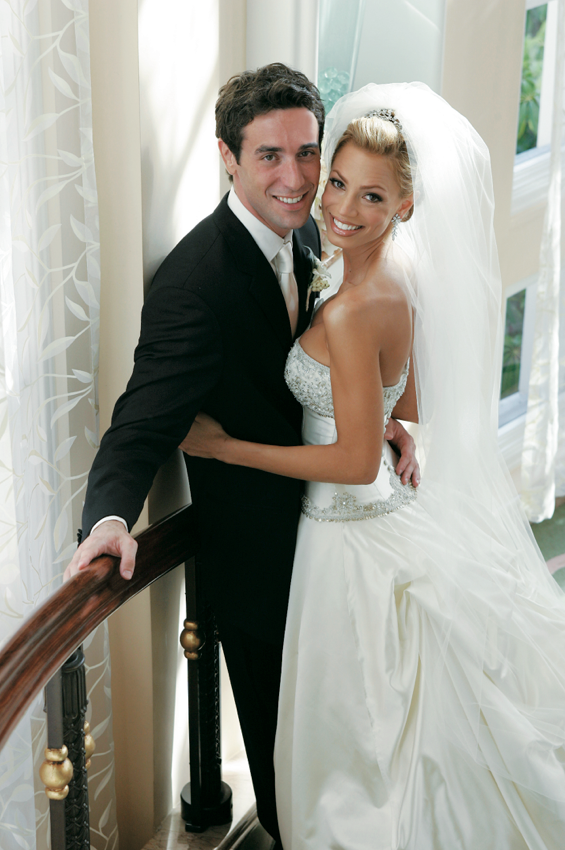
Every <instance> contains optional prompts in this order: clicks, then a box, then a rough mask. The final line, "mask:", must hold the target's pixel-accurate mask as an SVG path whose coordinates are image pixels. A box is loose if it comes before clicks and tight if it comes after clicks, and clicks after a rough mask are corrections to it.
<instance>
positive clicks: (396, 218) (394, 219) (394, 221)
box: [392, 213, 402, 242]
mask: <svg viewBox="0 0 565 850" xmlns="http://www.w3.org/2000/svg"><path fill="white" fill-rule="evenodd" d="M401 221H402V219H401V218H400V216H399V215H398V213H395V214H394V215H393V217H392V241H393V242H394V240H395V239H396V237H397V236H398V225H399V224H400V222H401Z"/></svg>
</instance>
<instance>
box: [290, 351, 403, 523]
mask: <svg viewBox="0 0 565 850" xmlns="http://www.w3.org/2000/svg"><path fill="white" fill-rule="evenodd" d="M408 365H409V364H408V363H407V364H406V367H405V368H404V370H403V372H402V375H401V376H400V380H399V381H398V383H397V384H395V385H394V386H392V387H384V389H383V401H384V423H383V430H384V428H386V425H387V423H388V420H389V419H390V416H391V414H392V411H393V409H394V407H395V405H396V403H397V401H398V399H399V398H400V397H401V395H402V394H403V392H404V390H405V389H406V381H407V378H408ZM285 379H286V382H287V384H288V387H289V389H290V390H291V392H292V393H293V395H294V396H295V398H296V399H297V401H298V402H300V404H301V405H302V407H303V408H304V426H303V438H304V442H305V443H306V444H318V445H319V444H327V443H329V442H333V441H335V439H336V438H337V432H336V430H335V422H334V421H333V418H334V407H333V399H332V389H331V381H330V369H329V367H328V366H324V365H323V364H322V363H318V361H317V360H314V359H313V358H312V357H310V356H309V355H308V354H306V352H305V351H304V349H303V348H302V346H301V345H300V342H299V341H298V340H297V341H296V342H295V343H294V345H293V347H292V349H291V350H290V353H289V356H288V359H287V362H286V368H285ZM415 498H416V490H415V489H414V487H413V486H412V484H411V483H409V484H406V485H404V484H402V482H401V480H400V478H399V476H398V475H397V474H396V472H395V461H394V456H393V453H392V450H391V448H390V446H389V445H388V443H387V442H386V441H385V442H384V445H383V457H382V463H381V468H380V470H379V474H378V476H377V478H376V480H375V481H374V482H373V484H371V485H362V486H358V485H347V486H345V485H339V484H323V483H320V482H309V483H308V484H307V486H306V494H305V495H304V496H303V498H302V512H303V513H304V514H306V516H308V517H310V518H311V519H315V520H318V521H319V522H346V521H351V520H361V519H371V518H374V517H378V516H383V515H385V514H389V513H392V512H393V511H397V510H398V509H399V508H402V507H404V506H405V505H407V504H409V503H410V502H412V501H413V499H415Z"/></svg>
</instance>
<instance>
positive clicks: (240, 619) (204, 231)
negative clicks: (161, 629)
mask: <svg viewBox="0 0 565 850" xmlns="http://www.w3.org/2000/svg"><path fill="white" fill-rule="evenodd" d="M306 246H309V247H310V248H311V249H312V250H313V251H314V252H315V253H316V254H317V255H318V256H319V254H320V239H319V234H318V230H317V227H316V225H315V223H314V222H313V220H312V219H310V220H309V221H308V222H307V224H306V225H305V226H304V227H303V228H302V230H300V231H295V233H294V245H293V254H294V266H295V277H296V281H297V285H298V292H299V320H298V328H297V334H300V333H302V332H303V331H304V330H305V328H306V327H307V325H308V322H309V319H310V313H311V310H312V301H313V299H311V303H310V305H309V309H308V310H307V308H306V293H307V287H308V283H309V280H310V273H311V263H310V260H309V259H308V257H307V255H306V250H305V247H306ZM291 345H292V339H291V331H290V323H289V319H288V313H287V309H286V305H285V302H284V298H283V295H282V293H281V290H280V286H279V284H278V281H277V278H276V275H275V273H274V272H273V270H272V268H271V266H270V264H269V263H268V261H267V260H266V259H265V256H264V255H263V253H262V252H261V250H260V249H259V248H258V246H257V244H256V243H255V241H254V240H253V238H252V237H251V235H250V234H249V232H248V231H247V230H246V228H245V227H244V226H243V225H242V224H241V222H240V221H239V220H238V219H237V218H236V217H235V216H234V215H233V213H232V212H231V210H230V209H229V207H228V205H227V196H226V197H224V199H223V200H222V201H221V202H220V204H219V206H218V207H217V208H216V210H215V211H214V212H213V213H212V215H211V216H209V217H208V218H206V219H204V220H203V221H202V222H200V224H198V225H197V226H196V227H195V228H194V230H192V231H191V232H190V233H189V234H188V235H187V236H185V238H184V239H183V240H182V241H181V242H180V243H179V244H178V245H177V246H176V248H174V250H173V251H172V252H171V253H170V254H169V256H168V257H167V258H166V259H165V260H164V262H163V263H162V265H161V267H160V268H159V270H158V271H157V274H156V276H155V278H154V280H153V283H152V285H151V288H150V290H149V294H148V296H147V299H146V301H145V305H144V308H143V313H142V323H141V335H140V339H139V344H138V346H137V348H136V351H135V366H134V370H133V374H132V376H131V378H130V381H129V383H128V386H127V389H126V391H125V393H124V394H123V395H122V396H121V397H120V398H119V399H118V402H117V403H116V407H115V410H114V414H113V418H112V425H111V427H110V428H109V429H108V431H107V432H106V434H105V435H104V438H103V440H102V442H101V445H100V450H99V452H98V454H97V456H96V459H95V461H94V465H93V467H92V470H91V473H90V477H89V481H88V490H87V495H86V502H85V507H84V513H83V533H84V535H86V534H88V533H89V531H90V529H91V528H92V526H93V525H94V523H95V522H97V521H98V520H99V519H101V518H102V517H104V516H108V515H110V514H115V515H118V516H122V517H124V519H126V520H127V522H128V523H129V526H130V528H131V527H132V525H133V524H134V523H135V521H136V519H137V517H138V516H139V513H140V511H141V508H142V506H143V502H144V499H145V497H146V495H147V493H148V491H149V488H150V486H151V483H152V481H153V478H154V476H155V473H156V471H157V469H158V468H159V466H160V465H161V464H162V463H163V462H164V461H165V460H166V459H167V457H168V456H169V455H170V454H171V453H172V452H173V451H174V450H175V449H176V448H177V446H178V445H179V443H180V442H181V440H182V439H183V438H184V436H185V434H186V433H187V431H188V430H189V428H190V426H191V424H192V422H193V420H194V417H195V415H196V413H197V412H198V411H199V410H204V411H206V412H207V413H209V414H210V415H211V416H213V417H214V418H215V419H217V420H218V421H219V422H221V424H222V425H223V426H224V428H225V429H226V431H227V432H228V433H229V434H231V435H233V436H234V437H240V438H244V439H247V440H252V441H254V442H262V443H269V444H277V445H298V444H299V443H300V428H301V419H302V412H301V409H300V406H299V405H298V403H297V402H296V400H295V399H294V398H293V396H292V394H291V393H290V391H289V389H288V388H287V386H286V384H285V382H284V374H283V373H284V366H285V362H286V357H287V355H288V352H289V350H290V347H291ZM187 467H188V473H189V480H190V487H191V493H192V499H193V503H194V507H195V511H196V514H197V519H198V528H199V536H200V561H201V563H202V564H203V567H204V569H203V574H204V581H205V586H206V588H207V592H208V595H209V596H210V598H211V601H212V603H213V604H214V606H215V608H216V610H217V611H218V613H219V614H221V616H222V617H224V618H227V619H229V620H231V621H233V622H236V623H237V624H239V625H240V626H241V627H243V628H244V629H246V630H247V631H248V632H249V633H251V634H256V635H258V636H261V637H262V638H263V639H266V640H271V641H277V642H278V641H279V640H281V639H282V633H283V629H284V620H285V614H286V607H287V601H288V591H289V585H290V575H291V570H292V561H293V555H294V545H295V540H296V528H297V523H298V518H299V510H300V492H301V482H299V481H296V480H293V479H291V478H283V477H281V476H277V475H271V474H269V473H266V472H260V471H258V470H253V469H247V468H244V467H236V466H228V465H226V464H222V463H220V462H218V461H212V460H201V459H198V458H187Z"/></svg>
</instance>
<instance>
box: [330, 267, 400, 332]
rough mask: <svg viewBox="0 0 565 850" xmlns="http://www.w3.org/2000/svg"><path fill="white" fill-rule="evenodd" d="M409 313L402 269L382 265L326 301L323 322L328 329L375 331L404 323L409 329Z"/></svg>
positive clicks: (397, 327)
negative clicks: (360, 282)
mask: <svg viewBox="0 0 565 850" xmlns="http://www.w3.org/2000/svg"><path fill="white" fill-rule="evenodd" d="M411 316H412V311H411V307H410V300H409V297H408V294H407V290H406V286H405V276H404V273H403V271H402V270H398V269H396V268H386V267H385V268H379V269H377V270H376V271H375V272H374V274H373V275H372V276H371V278H370V279H369V280H367V281H365V282H364V283H362V284H361V285H359V286H353V287H351V289H348V290H347V291H346V292H344V293H343V294H341V295H340V296H339V297H337V298H335V299H334V300H333V301H332V302H331V303H328V304H327V306H326V307H325V310H324V315H323V321H324V324H325V325H326V326H327V327H329V328H331V327H334V328H337V327H338V326H339V327H340V328H342V329H343V328H346V327H351V328H353V329H355V328H358V329H361V328H362V327H367V328H368V329H369V330H374V331H376V330H378V329H381V330H382V329H387V328H388V329H390V328H391V327H392V328H396V329H397V332H398V331H399V330H400V329H401V328H402V327H403V326H404V325H406V329H407V330H408V329H409V328H410V325H411Z"/></svg>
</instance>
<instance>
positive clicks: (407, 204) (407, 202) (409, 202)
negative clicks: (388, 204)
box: [397, 195, 414, 221]
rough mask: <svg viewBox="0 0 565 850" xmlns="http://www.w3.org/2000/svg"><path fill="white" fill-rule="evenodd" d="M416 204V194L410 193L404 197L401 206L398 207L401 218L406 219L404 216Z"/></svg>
mask: <svg viewBox="0 0 565 850" xmlns="http://www.w3.org/2000/svg"><path fill="white" fill-rule="evenodd" d="M413 206H414V195H409V196H408V197H407V198H404V200H403V201H402V203H401V204H400V206H399V207H398V210H397V213H398V215H399V216H400V218H401V219H402V220H403V221H404V216H405V215H406V214H407V213H408V211H409V210H410V209H411V208H412V207H413Z"/></svg>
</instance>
